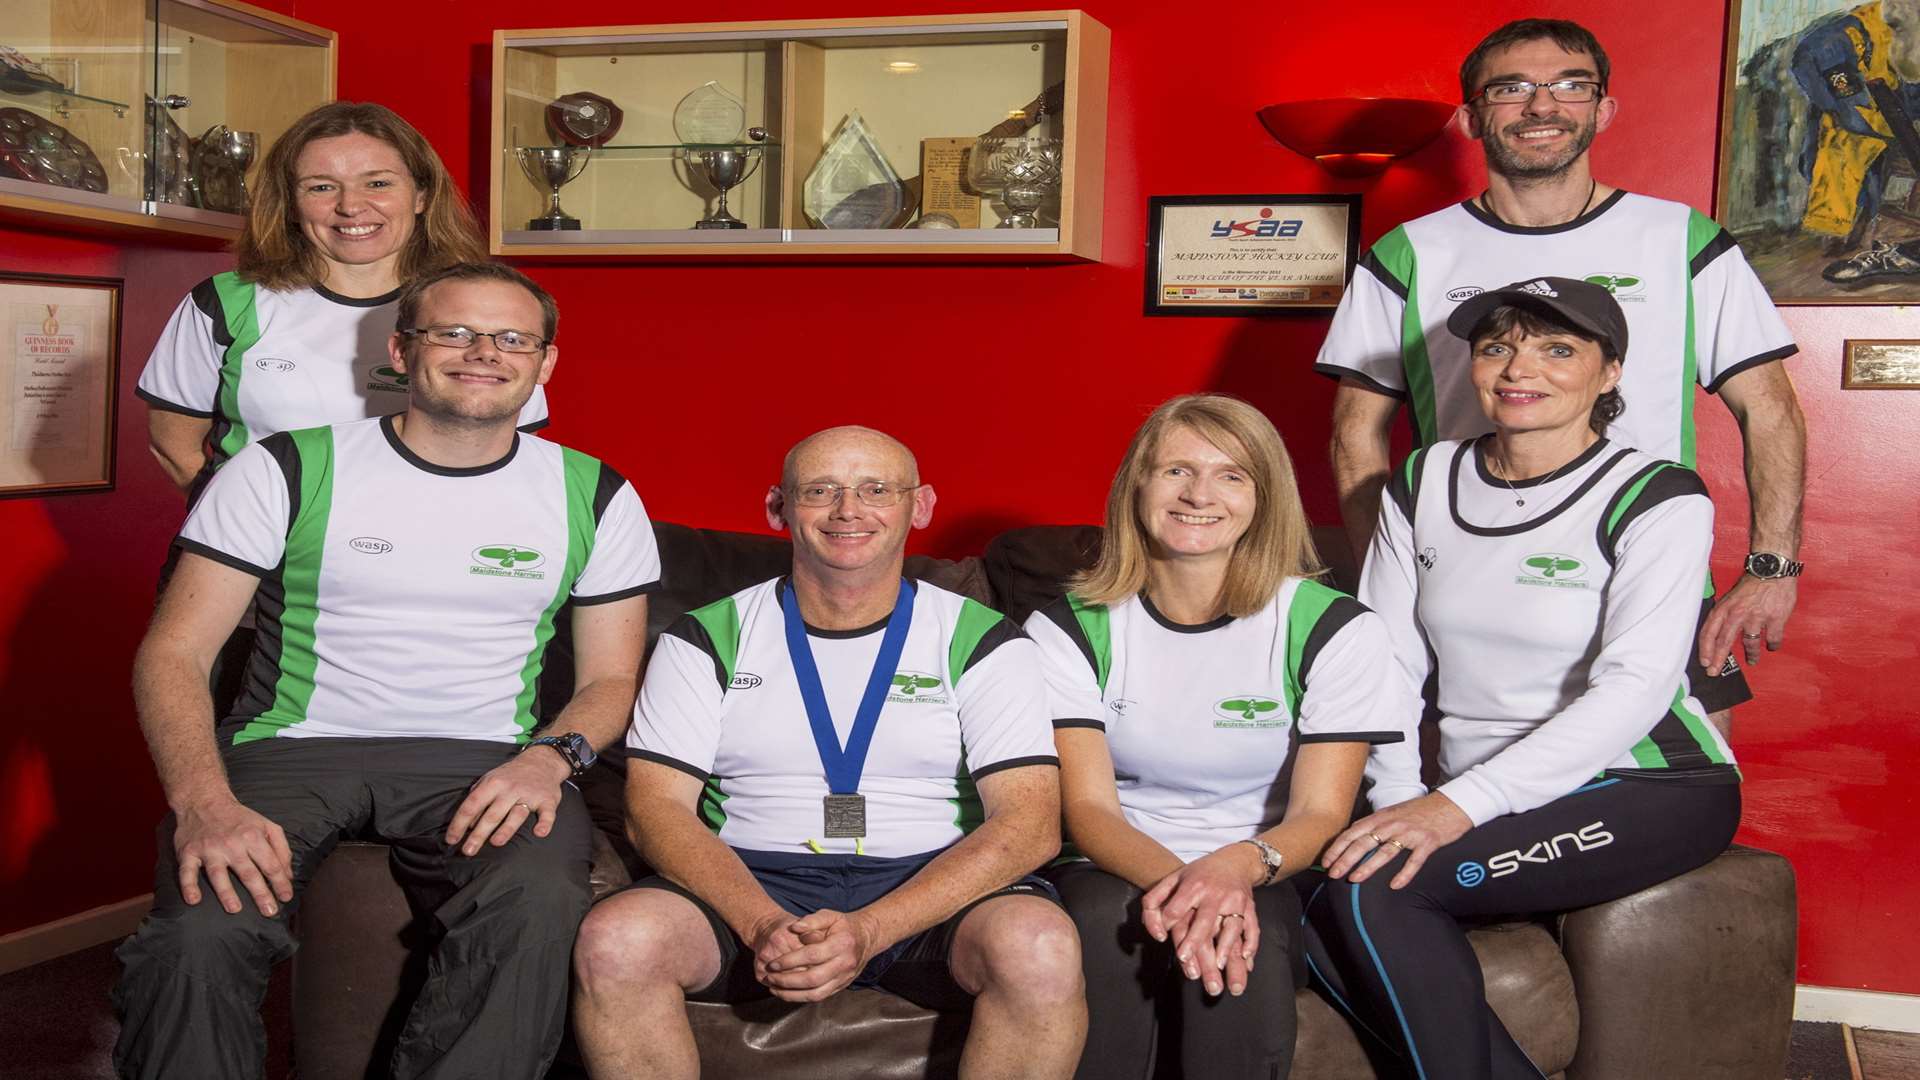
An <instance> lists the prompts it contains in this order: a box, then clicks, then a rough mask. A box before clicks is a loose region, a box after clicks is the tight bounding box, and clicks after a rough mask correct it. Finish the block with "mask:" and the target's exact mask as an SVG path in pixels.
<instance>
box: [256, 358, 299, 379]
mask: <svg viewBox="0 0 1920 1080" xmlns="http://www.w3.org/2000/svg"><path fill="white" fill-rule="evenodd" d="M298 366H299V365H298V364H295V363H294V362H293V361H291V360H283V359H281V358H280V357H278V356H256V357H254V358H253V370H255V371H265V372H269V373H271V374H274V375H285V374H286V373H288V372H290V371H292V370H293V369H294V368H296V367H298Z"/></svg>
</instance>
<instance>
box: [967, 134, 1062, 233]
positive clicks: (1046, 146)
mask: <svg viewBox="0 0 1920 1080" xmlns="http://www.w3.org/2000/svg"><path fill="white" fill-rule="evenodd" d="M1060 165H1061V149H1060V140H1059V139H1048V138H1038V137H1032V136H1027V135H1016V136H1011V137H1004V138H1003V137H1000V136H992V135H989V136H984V137H982V138H980V139H978V140H976V141H975V142H974V144H973V149H972V150H970V151H969V152H968V161H967V182H968V183H969V184H971V185H972V186H973V189H974V190H975V191H979V192H981V193H983V194H987V195H992V196H995V197H997V198H998V199H999V200H1000V202H1001V203H1003V204H1004V205H1005V206H1006V208H1007V210H1008V211H1009V213H1008V214H1007V216H1006V217H1004V218H1002V219H1001V220H1000V224H999V226H998V227H999V228H1002V229H1031V228H1035V227H1036V226H1037V224H1038V219H1037V217H1036V211H1038V210H1039V209H1040V207H1041V206H1042V205H1043V204H1045V203H1046V201H1047V197H1048V196H1049V195H1052V194H1054V193H1055V192H1057V191H1058V190H1059V188H1060Z"/></svg>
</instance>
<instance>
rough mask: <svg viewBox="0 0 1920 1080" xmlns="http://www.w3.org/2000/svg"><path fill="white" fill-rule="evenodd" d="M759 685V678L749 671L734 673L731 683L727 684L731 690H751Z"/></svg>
mask: <svg viewBox="0 0 1920 1080" xmlns="http://www.w3.org/2000/svg"><path fill="white" fill-rule="evenodd" d="M759 685H760V676H758V675H755V674H754V673H753V672H751V671H736V672H734V674H733V679H732V681H730V682H728V683H727V686H728V688H729V689H733V690H751V689H753V688H754V687H756V686H759Z"/></svg>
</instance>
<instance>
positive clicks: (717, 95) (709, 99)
mask: <svg viewBox="0 0 1920 1080" xmlns="http://www.w3.org/2000/svg"><path fill="white" fill-rule="evenodd" d="M746 126H747V107H746V105H745V104H743V103H742V102H741V101H740V99H739V98H737V97H734V96H733V95H732V94H729V93H727V92H726V90H725V89H723V88H722V87H721V86H720V84H719V83H717V82H709V83H706V84H704V85H702V86H700V87H698V88H696V89H695V90H694V91H693V92H692V93H690V94H688V95H687V96H686V97H683V98H681V99H680V104H678V105H676V106H674V109H673V133H674V135H675V136H677V137H678V138H679V139H680V141H681V142H683V143H692V144H694V145H725V144H728V143H736V142H739V141H740V133H741V132H742V131H744V130H746Z"/></svg>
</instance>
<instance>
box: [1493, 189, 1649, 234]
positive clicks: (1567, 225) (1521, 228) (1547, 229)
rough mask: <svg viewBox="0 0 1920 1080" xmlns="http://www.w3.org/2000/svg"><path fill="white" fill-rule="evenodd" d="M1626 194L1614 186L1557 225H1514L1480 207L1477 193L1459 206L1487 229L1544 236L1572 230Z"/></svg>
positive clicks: (1610, 207) (1604, 211)
mask: <svg viewBox="0 0 1920 1080" xmlns="http://www.w3.org/2000/svg"><path fill="white" fill-rule="evenodd" d="M1626 195H1627V191H1626V189H1625V188H1615V189H1614V192H1613V194H1611V195H1609V196H1607V197H1606V198H1604V199H1601V200H1600V205H1598V206H1596V207H1594V208H1593V209H1591V210H1589V211H1587V212H1586V213H1584V214H1581V215H1580V216H1579V217H1577V218H1574V219H1573V220H1572V221H1563V222H1561V223H1560V224H1558V225H1514V224H1512V223H1510V222H1506V221H1502V220H1500V219H1499V218H1497V217H1494V216H1493V215H1492V214H1490V213H1488V212H1487V211H1485V210H1483V209H1481V208H1480V205H1479V204H1478V203H1477V202H1475V201H1474V200H1475V199H1478V198H1479V197H1480V196H1478V195H1475V196H1474V197H1473V198H1472V199H1467V200H1464V201H1463V202H1461V203H1460V208H1461V209H1462V210H1465V211H1466V212H1467V213H1469V214H1472V215H1473V218H1474V220H1475V221H1478V222H1479V223H1480V224H1482V225H1485V226H1486V227H1487V228H1489V229H1498V230H1500V231H1501V232H1503V233H1515V234H1518V235H1520V236H1544V235H1547V234H1549V233H1563V232H1572V231H1573V230H1575V229H1577V228H1579V227H1580V226H1582V225H1585V224H1586V223H1588V222H1589V221H1592V220H1593V219H1594V218H1597V217H1599V216H1600V215H1601V214H1604V213H1606V212H1607V211H1608V210H1611V209H1613V206H1614V204H1615V203H1617V202H1619V201H1620V200H1621V199H1623V198H1625V197H1626Z"/></svg>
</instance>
